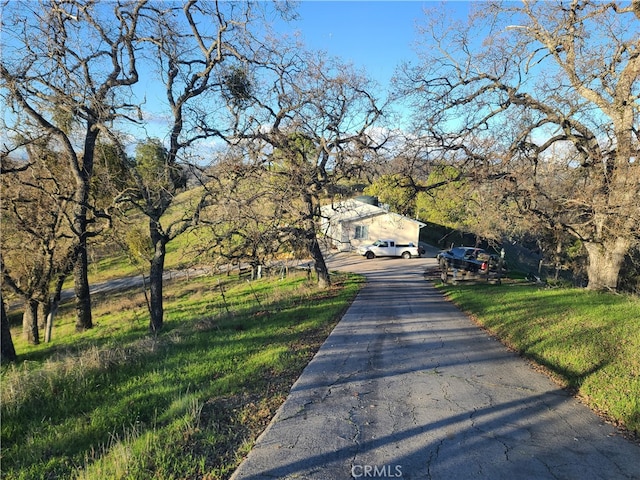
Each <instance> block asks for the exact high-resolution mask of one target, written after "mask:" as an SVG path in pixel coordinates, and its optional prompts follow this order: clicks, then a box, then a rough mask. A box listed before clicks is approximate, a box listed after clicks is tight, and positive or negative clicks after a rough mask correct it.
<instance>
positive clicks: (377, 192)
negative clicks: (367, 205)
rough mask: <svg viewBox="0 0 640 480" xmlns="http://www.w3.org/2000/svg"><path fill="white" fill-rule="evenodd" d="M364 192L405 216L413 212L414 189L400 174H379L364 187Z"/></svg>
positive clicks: (411, 214) (414, 206)
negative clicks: (377, 177)
mask: <svg viewBox="0 0 640 480" xmlns="http://www.w3.org/2000/svg"><path fill="white" fill-rule="evenodd" d="M364 194H365V195H373V196H375V197H378V199H379V200H380V202H382V203H386V204H387V205H389V207H390V209H391V211H393V212H396V213H399V214H401V215H407V216H413V215H414V214H415V209H416V195H415V191H414V189H413V188H411V186H410V184H409V183H407V179H406V177H405V176H404V175H402V174H399V173H394V174H391V175H383V176H381V177H380V178H379V179H377V180H376V181H375V182H373V183H372V184H371V185H369V186H368V187H367V188H365V189H364Z"/></svg>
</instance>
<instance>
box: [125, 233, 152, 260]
mask: <svg viewBox="0 0 640 480" xmlns="http://www.w3.org/2000/svg"><path fill="white" fill-rule="evenodd" d="M125 241H126V242H127V250H128V252H129V258H130V259H131V261H132V262H133V263H134V265H145V264H146V263H147V262H148V261H149V260H150V259H151V256H152V255H153V245H152V244H151V240H150V239H149V235H148V234H146V233H145V232H144V231H142V229H141V228H138V227H134V228H130V229H129V230H127V233H126V237H125Z"/></svg>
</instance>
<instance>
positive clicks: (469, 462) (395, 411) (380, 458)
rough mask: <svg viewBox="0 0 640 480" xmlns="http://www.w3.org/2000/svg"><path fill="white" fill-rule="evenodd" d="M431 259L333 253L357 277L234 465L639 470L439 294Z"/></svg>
mask: <svg viewBox="0 0 640 480" xmlns="http://www.w3.org/2000/svg"><path fill="white" fill-rule="evenodd" d="M434 262H435V261H434V259H433V258H424V259H411V260H401V259H375V260H364V259H361V258H360V257H358V256H355V255H348V256H345V255H337V256H335V257H334V258H332V259H330V263H329V264H330V267H331V268H333V269H343V270H351V271H356V272H360V273H365V274H366V276H367V280H368V281H367V284H366V286H365V287H364V288H363V290H362V291H361V292H360V293H359V295H358V296H357V298H356V299H355V301H354V303H353V304H352V306H351V307H350V308H349V310H348V311H347V312H346V314H345V315H344V317H343V319H342V320H341V321H340V323H339V324H338V325H337V327H336V328H335V330H334V331H333V332H332V334H331V335H330V336H329V337H328V339H327V340H326V342H325V343H324V345H323V346H322V347H321V349H320V350H319V352H318V353H317V355H316V356H315V357H314V359H313V360H312V361H311V362H310V363H309V365H308V366H307V368H306V369H305V370H304V372H303V374H302V375H301V376H300V378H299V379H298V381H297V382H296V383H295V384H294V386H293V388H292V390H291V393H290V395H289V397H288V398H287V400H286V402H285V403H284V404H283V406H282V407H281V408H280V410H279V411H278V413H277V414H276V416H275V418H274V419H273V421H272V422H271V424H270V425H269V426H268V427H267V429H266V430H265V432H264V433H263V434H262V435H261V436H260V438H259V439H258V441H257V444H256V445H255V446H254V448H253V449H252V450H251V452H250V453H249V455H248V457H247V458H246V459H245V461H244V462H243V463H242V464H241V465H240V467H239V468H238V469H237V470H236V472H235V473H234V474H233V476H232V479H233V480H240V479H243V480H248V479H251V480H257V479H276V478H277V479H294V478H295V479H327V480H340V479H351V478H356V479H357V478H362V479H371V478H386V479H390V478H396V479H398V478H401V479H420V480H422V479H435V480H444V479H456V480H464V479H491V480H500V479H504V480H514V479H536V480H538V479H563V480H564V479H576V480H578V479H579V480H590V479H607V480H609V479H640V446H638V445H637V444H635V443H632V442H630V441H628V440H626V439H625V438H624V437H622V436H621V435H620V434H619V433H618V432H617V431H616V429H615V428H614V427H612V426H610V425H608V424H606V423H604V422H603V421H602V420H601V419H600V418H599V417H598V416H597V415H595V414H594V413H593V412H591V411H590V410H589V409H588V408H587V407H586V406H584V405H582V404H580V403H579V402H578V401H577V400H575V399H574V398H572V397H571V396H570V395H568V394H567V393H566V392H565V391H563V390H562V389H560V388H559V387H558V386H557V385H555V384H554V383H553V382H551V381H550V380H549V379H548V378H547V377H546V376H544V375H543V374H541V373H539V372H537V371H535V370H534V369H532V368H531V366H530V365H528V364H527V363H526V362H525V361H524V360H523V359H521V358H520V357H518V356H517V355H516V354H514V353H512V352H510V351H508V350H507V349H506V348H505V347H504V346H503V345H502V344H500V343H499V342H498V341H496V340H495V339H493V338H491V337H490V336H488V335H487V334H486V333H485V332H483V331H482V330H480V329H479V328H477V327H476V326H475V325H474V324H473V323H472V322H471V321H470V320H469V319H468V318H467V317H466V316H465V315H464V314H462V313H461V312H460V311H459V310H457V309H456V308H455V307H454V306H453V305H452V304H450V303H449V302H447V301H446V300H444V299H443V297H442V295H440V294H439V293H438V292H437V291H436V290H435V289H434V288H433V286H432V285H431V284H430V283H429V282H427V281H426V280H425V278H424V276H423V273H424V270H425V267H426V266H427V265H433V264H434Z"/></svg>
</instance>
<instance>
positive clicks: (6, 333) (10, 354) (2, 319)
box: [0, 294, 18, 362]
mask: <svg viewBox="0 0 640 480" xmlns="http://www.w3.org/2000/svg"><path fill="white" fill-rule="evenodd" d="M0 308H1V309H2V310H1V312H0V325H1V327H2V330H1V331H0V361H2V362H4V361H8V362H13V361H15V360H16V359H17V358H18V356H17V355H16V349H15V347H14V346H13V339H12V338H11V328H10V325H9V317H8V316H7V310H6V309H5V307H4V300H3V299H2V296H1V294H0Z"/></svg>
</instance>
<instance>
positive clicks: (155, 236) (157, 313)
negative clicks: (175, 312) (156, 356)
mask: <svg viewBox="0 0 640 480" xmlns="http://www.w3.org/2000/svg"><path fill="white" fill-rule="evenodd" d="M149 228H150V233H151V240H152V242H153V246H154V254H153V258H152V259H151V271H150V273H149V290H150V299H149V315H150V316H151V319H150V322H149V328H150V329H151V331H152V332H154V333H157V332H159V331H160V330H161V329H162V323H163V316H164V307H163V305H162V301H163V299H162V282H163V280H162V276H163V274H164V259H165V256H166V246H167V239H166V238H165V237H164V236H163V235H162V234H161V233H160V232H159V231H158V228H157V222H155V221H153V220H151V221H150V224H149Z"/></svg>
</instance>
